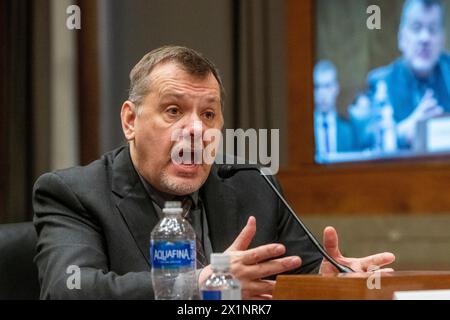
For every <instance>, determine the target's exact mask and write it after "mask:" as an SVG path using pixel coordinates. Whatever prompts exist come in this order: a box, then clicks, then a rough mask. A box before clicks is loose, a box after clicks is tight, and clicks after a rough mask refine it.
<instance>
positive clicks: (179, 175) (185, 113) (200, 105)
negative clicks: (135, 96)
mask: <svg viewBox="0 0 450 320" xmlns="http://www.w3.org/2000/svg"><path fill="white" fill-rule="evenodd" d="M149 77H150V86H151V90H150V92H149V94H148V95H147V97H146V98H145V100H144V101H143V104H142V106H141V107H140V108H141V109H140V111H139V114H138V115H137V116H136V118H135V120H134V129H133V130H132V134H131V135H130V133H129V132H125V135H126V136H127V138H128V140H129V141H130V150H131V155H132V159H133V163H134V165H135V167H136V169H137V170H138V172H139V173H140V174H141V175H142V176H143V177H144V178H145V179H146V180H147V181H148V182H149V183H150V184H151V185H152V186H153V187H155V188H157V189H158V190H160V191H162V192H166V193H169V194H173V195H186V194H190V193H192V192H194V191H196V190H198V189H199V188H200V187H201V186H202V185H203V183H204V182H205V180H206V179H207V177H208V175H209V172H210V170H211V165H210V164H206V163H205V161H201V162H202V163H200V164H195V163H194V164H192V162H191V163H187V162H184V163H177V162H176V161H173V160H172V157H171V152H172V151H174V150H180V149H182V147H184V150H186V149H187V150H191V152H193V153H195V152H197V155H199V154H200V155H201V150H199V148H200V149H201V148H202V147H203V148H204V147H206V145H208V144H209V143H210V142H207V141H204V140H203V133H204V132H205V130H207V129H211V128H213V129H218V130H220V129H221V128H222V126H223V116H222V110H221V103H220V87H219V84H218V82H217V80H216V79H215V77H214V76H213V75H212V74H209V75H207V76H205V77H203V78H199V77H197V76H193V75H190V74H188V73H187V72H185V71H184V70H183V69H181V68H180V67H179V66H178V65H177V64H175V63H171V62H169V63H164V64H160V65H157V66H156V67H155V69H154V70H153V71H152V72H151V74H150V75H149ZM122 118H123V117H122ZM122 120H123V119H122ZM180 133H182V135H180ZM176 136H179V138H178V139H177V140H176V141H172V140H174V137H176ZM195 139H196V141H194V140H195ZM177 155H180V156H183V157H186V155H185V154H183V155H181V154H179V152H178V151H177ZM192 158H193V154H192ZM189 159H191V155H189ZM200 160H202V159H201V158H200Z"/></svg>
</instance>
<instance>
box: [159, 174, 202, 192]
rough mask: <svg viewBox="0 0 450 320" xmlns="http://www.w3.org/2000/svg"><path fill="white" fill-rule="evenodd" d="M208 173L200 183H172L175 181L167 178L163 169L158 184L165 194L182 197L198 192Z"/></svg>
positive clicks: (167, 175)
mask: <svg viewBox="0 0 450 320" xmlns="http://www.w3.org/2000/svg"><path fill="white" fill-rule="evenodd" d="M209 172H210V171H208V174H206V175H205V177H204V178H203V179H202V180H201V181H200V182H178V181H174V180H175V179H174V178H171V177H170V176H169V174H168V173H167V170H165V169H163V170H162V171H161V176H160V184H161V187H162V188H164V189H165V190H164V191H165V192H167V193H170V194H174V195H177V196H184V195H188V194H191V193H194V192H195V191H197V190H199V189H200V188H201V187H202V186H203V184H204V183H205V181H206V179H207V178H208V176H209Z"/></svg>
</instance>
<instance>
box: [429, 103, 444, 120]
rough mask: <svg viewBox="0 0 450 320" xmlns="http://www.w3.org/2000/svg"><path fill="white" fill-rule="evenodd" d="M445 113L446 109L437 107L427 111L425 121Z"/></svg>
mask: <svg viewBox="0 0 450 320" xmlns="http://www.w3.org/2000/svg"><path fill="white" fill-rule="evenodd" d="M443 113H444V109H442V107H439V106H435V107H433V108H431V109H428V110H426V111H425V114H424V118H425V119H428V118H433V117H436V116H440V115H441V114H443Z"/></svg>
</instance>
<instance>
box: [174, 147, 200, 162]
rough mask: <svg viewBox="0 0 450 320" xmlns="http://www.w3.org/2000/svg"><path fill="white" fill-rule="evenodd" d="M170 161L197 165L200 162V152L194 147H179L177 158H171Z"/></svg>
mask: <svg viewBox="0 0 450 320" xmlns="http://www.w3.org/2000/svg"><path fill="white" fill-rule="evenodd" d="M174 160H175V161H174ZM172 161H173V162H175V164H177V165H182V166H198V165H200V164H201V163H202V152H201V150H195V149H181V150H180V151H179V152H178V157H177V159H173V158H172Z"/></svg>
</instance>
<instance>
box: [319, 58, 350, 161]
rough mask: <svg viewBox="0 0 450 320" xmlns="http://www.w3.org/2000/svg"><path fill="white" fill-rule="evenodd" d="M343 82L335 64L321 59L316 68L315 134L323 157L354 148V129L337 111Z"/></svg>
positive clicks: (320, 155) (320, 154)
mask: <svg viewBox="0 0 450 320" xmlns="http://www.w3.org/2000/svg"><path fill="white" fill-rule="evenodd" d="M338 96H339V82H338V79H337V70H336V67H335V66H334V64H333V63H332V62H330V61H327V60H322V61H319V62H318V63H317V64H316V66H315V68H314V106H315V107H314V135H315V143H316V154H317V155H318V156H319V157H325V158H326V157H327V155H329V154H332V153H337V152H346V151H352V149H353V132H352V129H351V127H350V125H349V123H348V122H347V121H346V120H345V119H343V118H342V117H341V116H340V115H339V114H338V112H337V108H336V102H337V98H338Z"/></svg>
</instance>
